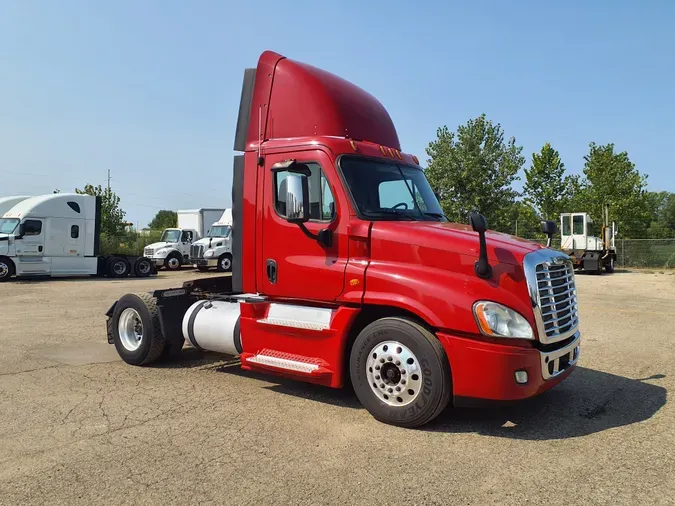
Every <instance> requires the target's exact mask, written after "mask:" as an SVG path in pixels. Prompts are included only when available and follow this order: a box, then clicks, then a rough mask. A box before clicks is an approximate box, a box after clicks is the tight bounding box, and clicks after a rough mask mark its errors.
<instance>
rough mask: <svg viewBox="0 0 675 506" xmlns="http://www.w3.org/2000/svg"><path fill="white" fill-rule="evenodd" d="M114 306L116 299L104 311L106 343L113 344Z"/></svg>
mask: <svg viewBox="0 0 675 506" xmlns="http://www.w3.org/2000/svg"><path fill="white" fill-rule="evenodd" d="M115 306H117V301H115V302H114V303H113V305H112V306H110V309H108V311H106V313H105V315H106V317H107V318H106V321H105V331H106V335H107V336H108V344H114V343H115V340H114V339H113V324H112V316H113V312H114V311H115Z"/></svg>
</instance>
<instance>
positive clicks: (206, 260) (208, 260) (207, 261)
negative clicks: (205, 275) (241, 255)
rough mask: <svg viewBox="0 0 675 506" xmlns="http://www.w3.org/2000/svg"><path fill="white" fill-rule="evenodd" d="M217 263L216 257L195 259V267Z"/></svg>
mask: <svg viewBox="0 0 675 506" xmlns="http://www.w3.org/2000/svg"><path fill="white" fill-rule="evenodd" d="M217 265H218V259H217V258H197V259H195V267H216V266H217Z"/></svg>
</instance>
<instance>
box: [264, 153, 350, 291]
mask: <svg viewBox="0 0 675 506" xmlns="http://www.w3.org/2000/svg"><path fill="white" fill-rule="evenodd" d="M288 159H294V160H296V162H297V163H302V164H305V165H306V166H307V167H308V168H309V169H310V174H309V176H308V178H307V179H308V183H309V201H310V202H309V203H310V206H309V207H310V220H309V221H307V222H306V223H304V224H302V225H298V224H295V223H289V222H288V221H286V178H287V177H288V176H289V175H290V174H291V172H289V171H287V170H273V167H274V166H275V164H278V163H280V162H283V161H285V160H288ZM263 184H264V189H263V200H264V202H263V203H262V208H263V216H264V219H263V227H262V259H261V260H262V262H260V264H259V269H260V271H259V273H258V276H257V279H258V287H257V288H258V291H259V292H260V293H262V294H265V295H270V296H279V297H284V298H293V299H304V300H314V301H333V300H335V299H336V298H337V297H339V296H340V294H341V293H342V290H343V286H344V276H345V274H344V272H345V265H346V262H347V255H348V251H347V248H348V245H347V241H346V240H345V238H346V227H347V220H348V215H347V212H346V206H342V210H341V206H340V205H339V200H336V190H337V189H338V179H337V172H336V170H335V167H334V165H333V162H332V160H331V159H330V158H329V156H328V155H327V154H326V153H325V152H323V151H321V150H318V149H317V150H308V151H301V152H297V151H296V152H293V153H292V154H284V153H280V154H268V155H267V156H266V157H265V168H264V173H263ZM322 230H324V231H328V230H329V231H330V232H329V233H328V234H327V235H331V236H332V237H331V244H330V245H326V244H322V243H321V242H320V241H319V240H318V239H317V235H318V234H319V232H320V231H322Z"/></svg>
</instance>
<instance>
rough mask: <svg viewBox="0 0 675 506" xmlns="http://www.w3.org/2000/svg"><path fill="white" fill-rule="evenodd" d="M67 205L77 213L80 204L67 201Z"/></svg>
mask: <svg viewBox="0 0 675 506" xmlns="http://www.w3.org/2000/svg"><path fill="white" fill-rule="evenodd" d="M68 207H70V208H71V209H72V210H73V211H75V212H76V213H78V214H79V212H80V204H78V203H77V202H68Z"/></svg>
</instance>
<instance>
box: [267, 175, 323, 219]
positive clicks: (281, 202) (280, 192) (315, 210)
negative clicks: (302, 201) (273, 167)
mask: <svg viewBox="0 0 675 506" xmlns="http://www.w3.org/2000/svg"><path fill="white" fill-rule="evenodd" d="M306 165H307V166H308V167H309V169H310V171H311V173H310V176H309V178H308V181H307V183H308V186H309V218H310V220H317V221H331V220H332V219H333V217H334V215H335V199H334V197H333V193H332V192H331V189H330V185H329V184H328V180H327V178H326V175H325V174H324V172H323V170H322V169H321V166H320V165H319V164H318V163H306ZM289 174H291V173H290V172H288V171H279V172H276V173H275V174H274V189H275V195H274V207H275V208H276V210H277V213H279V214H280V215H281V216H286V178H287V177H288V175H289Z"/></svg>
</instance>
